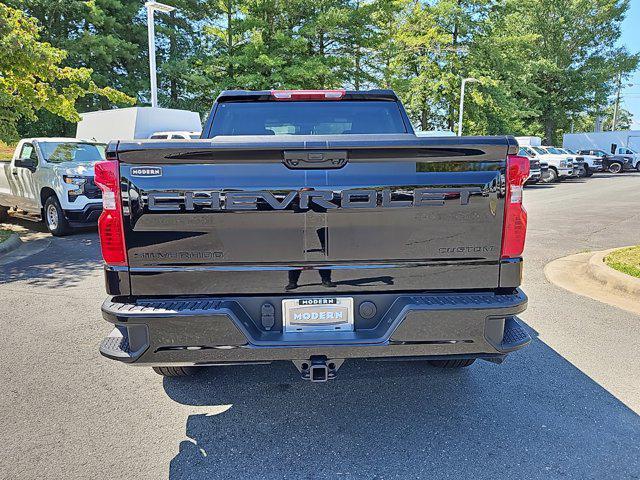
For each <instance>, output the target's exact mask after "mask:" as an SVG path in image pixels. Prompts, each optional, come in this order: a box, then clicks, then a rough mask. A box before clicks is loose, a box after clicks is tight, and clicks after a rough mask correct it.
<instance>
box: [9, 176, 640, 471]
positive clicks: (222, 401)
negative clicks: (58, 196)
mask: <svg viewBox="0 0 640 480" xmlns="http://www.w3.org/2000/svg"><path fill="white" fill-rule="evenodd" d="M525 197H526V198H525V203H526V206H527V209H528V212H529V236H528V240H527V248H526V252H525V259H526V262H527V263H526V271H525V282H524V286H523V288H524V290H525V291H526V293H527V294H528V295H529V309H528V310H527V311H526V312H525V313H524V314H523V315H522V319H523V320H524V321H525V322H526V323H527V325H528V326H529V327H530V329H531V333H532V334H533V336H534V341H533V342H532V344H531V345H530V346H529V347H528V348H526V349H524V350H522V351H520V352H517V353H515V354H514V355H512V356H510V357H509V358H508V359H507V361H506V362H505V363H504V364H503V365H501V366H497V365H493V364H489V363H486V362H476V364H475V365H473V366H472V367H470V368H469V369H465V370H463V371H459V372H450V371H442V370H439V369H436V368H431V367H427V366H425V365H422V364H420V363H417V362H406V363H382V362H366V361H353V362H350V363H345V365H344V366H343V367H342V369H341V370H340V374H339V376H338V378H337V379H336V380H335V381H332V382H329V383H328V384H323V385H317V384H310V383H308V382H304V381H302V380H300V379H299V377H298V376H297V373H296V370H295V368H294V367H293V365H291V364H288V363H279V364H273V365H258V366H252V367H227V368H225V369H215V368H210V369H206V371H203V372H202V373H201V374H198V375H196V376H195V377H193V378H186V379H163V378H161V377H159V376H158V375H156V374H155V373H153V372H152V371H151V369H147V368H133V367H127V366H125V365H121V364H118V363H115V362H112V361H108V360H106V359H104V358H102V357H101V356H100V355H99V354H98V344H99V342H100V340H101V339H102V337H103V336H104V335H105V334H106V333H107V332H108V331H109V328H110V327H109V325H108V324H107V323H106V322H104V321H103V320H102V318H101V315H100V304H101V302H102V300H103V299H104V297H105V294H104V287H103V279H102V271H101V262H100V260H99V244H98V238H97V235H96V233H95V232H93V231H91V230H89V231H85V232H81V233H78V234H75V235H73V236H70V237H66V238H52V239H51V241H50V243H49V244H48V245H47V246H46V248H44V249H43V250H42V251H40V252H39V253H36V254H34V255H32V256H30V257H27V258H24V259H22V260H18V261H16V262H13V263H8V264H5V265H0V318H1V319H2V327H3V328H2V337H1V342H0V345H1V348H0V359H1V362H2V365H3V367H2V371H1V373H0V378H1V384H2V389H0V425H2V430H3V435H2V437H3V442H2V445H1V446H0V477H1V478H7V479H17V478H20V479H22V478H29V479H32V478H65V479H66V478H96V479H101V478H149V479H159V478H167V477H169V478H171V479H174V480H178V479H180V480H182V479H199V478H209V479H211V478H221V479H222V478H224V479H232V478H242V479H246V478H291V479H302V478H305V479H306V478H308V479H317V478H327V479H329V478H331V479H335V478H353V479H356V478H358V479H359V478H385V479H386V478H430V479H434V478H438V479H439V478H452V479H460V478H474V479H484V478H528V479H531V478H552V479H556V478H563V479H564V478H569V479H574V478H575V479H586V478H594V479H596V478H597V479H600V478H615V479H628V478H640V417H639V415H638V414H640V380H639V379H640V316H637V315H634V314H631V313H628V312H625V311H623V310H619V309H617V308H614V307H610V306H608V305H606V304H602V303H599V302H597V301H595V300H591V299H588V298H585V297H581V296H578V295H575V294H572V293H569V292H567V291H564V290H561V289H560V288H558V287H555V286H554V285H552V284H550V283H549V282H548V281H547V280H546V279H545V276H544V274H543V267H544V266H545V265H546V264H547V263H548V262H549V261H551V260H553V259H556V258H558V257H562V256H565V255H569V254H573V253H577V252H581V251H585V250H601V249H605V248H611V247H616V246H625V245H630V244H637V243H639V242H640V240H639V239H640V174H639V173H631V174H625V175H619V176H611V175H595V176H594V177H593V178H590V179H587V180H580V181H577V180H576V181H572V182H566V183H562V184H557V185H540V186H534V187H531V188H528V189H527V190H526V192H525ZM22 225H25V226H28V224H22Z"/></svg>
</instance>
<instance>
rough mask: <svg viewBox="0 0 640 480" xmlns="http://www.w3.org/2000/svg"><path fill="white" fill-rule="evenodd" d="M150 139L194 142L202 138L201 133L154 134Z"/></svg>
mask: <svg viewBox="0 0 640 480" xmlns="http://www.w3.org/2000/svg"><path fill="white" fill-rule="evenodd" d="M149 138H150V139H152V140H176V139H181V140H192V139H196V138H200V132H185V131H180V132H154V133H152V134H151V135H150V136H149Z"/></svg>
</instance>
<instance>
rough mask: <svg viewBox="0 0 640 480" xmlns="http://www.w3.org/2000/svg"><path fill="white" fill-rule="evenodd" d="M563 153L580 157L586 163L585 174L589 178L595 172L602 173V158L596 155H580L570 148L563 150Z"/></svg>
mask: <svg viewBox="0 0 640 480" xmlns="http://www.w3.org/2000/svg"><path fill="white" fill-rule="evenodd" d="M559 150H561V151H565V152H568V153H569V154H571V155H573V156H574V157H576V156H577V157H578V158H580V159H582V160H583V161H584V167H585V174H586V176H587V177H590V176H592V175H593V174H594V173H595V172H602V170H603V168H602V158H601V157H597V156H595V155H586V154H580V153H578V152H575V151H573V150H570V149H568V148H561V149H559Z"/></svg>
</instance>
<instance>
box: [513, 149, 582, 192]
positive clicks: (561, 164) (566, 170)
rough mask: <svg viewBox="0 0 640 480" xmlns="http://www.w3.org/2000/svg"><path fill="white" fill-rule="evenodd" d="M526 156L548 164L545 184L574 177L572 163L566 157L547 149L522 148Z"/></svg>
mask: <svg viewBox="0 0 640 480" xmlns="http://www.w3.org/2000/svg"><path fill="white" fill-rule="evenodd" d="M523 148H524V149H525V150H526V152H527V155H528V156H530V157H532V158H536V159H538V160H539V161H540V162H546V163H548V164H549V171H548V172H547V175H546V177H545V182H548V183H553V182H557V181H559V180H562V179H565V178H569V177H572V176H574V172H573V162H572V161H571V159H570V158H569V157H568V156H565V155H558V154H555V153H550V152H549V151H547V147H541V146H524V147H523Z"/></svg>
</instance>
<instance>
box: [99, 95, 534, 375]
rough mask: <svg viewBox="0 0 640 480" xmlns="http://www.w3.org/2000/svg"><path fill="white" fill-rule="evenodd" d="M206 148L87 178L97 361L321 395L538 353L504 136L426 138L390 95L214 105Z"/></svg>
mask: <svg viewBox="0 0 640 480" xmlns="http://www.w3.org/2000/svg"><path fill="white" fill-rule="evenodd" d="M202 136H203V138H206V139H208V141H200V140H190V141H185V142H173V141H164V142H163V141H157V140H156V141H153V140H146V141H120V142H111V143H110V145H109V147H108V156H109V159H110V160H108V161H105V162H99V163H98V164H97V165H96V181H97V183H98V184H99V185H100V187H101V188H102V189H103V192H104V193H103V196H104V200H105V201H104V212H103V214H102V216H101V217H100V221H99V226H98V231H99V234H100V239H101V246H102V253H103V257H104V260H105V262H106V264H107V265H106V268H105V275H106V288H107V293H108V294H109V295H110V297H109V299H108V300H106V301H105V302H104V304H103V306H102V312H103V315H104V318H105V319H106V320H108V321H109V322H111V325H112V326H111V328H112V330H111V333H109V335H108V336H107V337H106V338H105V339H104V340H103V342H102V343H101V346H100V351H101V353H102V354H103V355H105V356H106V357H108V358H111V359H113V360H116V361H120V362H125V363H129V364H136V365H143V366H145V365H146V366H150V367H154V369H155V371H156V372H157V373H159V374H161V375H165V376H181V375H188V374H190V373H192V371H193V370H194V369H193V368H189V367H193V366H198V365H212V364H215V365H219V366H223V365H225V364H252V363H256V362H262V363H268V362H271V361H276V360H290V361H293V363H294V365H295V366H296V368H297V369H298V370H299V372H300V373H301V375H302V378H304V379H307V380H311V381H314V382H324V381H327V380H329V379H332V378H334V377H335V376H336V373H337V371H338V369H339V368H340V365H342V363H343V361H344V360H345V359H352V358H363V357H364V358H380V359H382V358H385V359H387V360H393V359H397V360H401V359H402V360H405V359H407V358H408V357H413V359H414V360H417V361H423V362H428V363H430V364H432V365H435V366H438V367H443V368H460V367H466V366H469V365H471V364H472V363H473V362H474V361H475V360H476V359H478V358H480V359H485V360H489V361H492V362H494V363H500V362H501V361H502V360H503V359H504V357H505V356H506V355H507V354H509V353H510V352H512V351H514V350H518V349H520V348H522V347H524V346H525V345H527V344H528V343H529V341H530V336H529V334H528V332H527V330H526V329H525V328H524V327H523V326H522V325H521V324H520V321H519V320H518V319H517V317H516V316H517V315H518V314H519V313H520V312H522V311H523V310H524V309H525V308H526V304H527V298H526V296H525V294H524V293H523V292H522V291H521V290H520V289H519V285H520V282H521V278H522V277H521V273H522V264H523V260H522V252H523V248H524V240H525V234H526V225H527V216H526V212H525V211H524V208H523V206H522V193H523V192H522V186H523V183H524V181H525V180H526V179H527V177H528V175H529V162H528V160H527V159H526V158H523V157H521V156H518V155H517V153H518V145H517V143H516V141H515V139H514V138H513V137H510V136H496V137H463V138H460V137H454V136H451V137H437V138H435V137H434V138H429V137H418V136H416V135H415V134H414V133H413V128H412V127H411V123H410V120H409V117H408V116H407V114H406V112H405V110H404V107H403V106H402V104H401V102H400V100H399V99H398V97H397V96H396V94H395V93H394V92H392V91H391V90H371V91H344V90H329V91H323V90H313V91H282V90H280V91H261V92H252V91H229V92H222V93H221V94H220V96H219V97H218V98H217V100H216V102H215V104H214V108H213V109H212V110H211V114H210V116H209V118H208V119H207V122H206V124H205V128H204V131H203V135H202ZM123 185H126V188H127V191H126V194H125V192H122V191H121V188H122V186H123ZM425 258H426V259H429V261H424V259H425Z"/></svg>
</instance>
